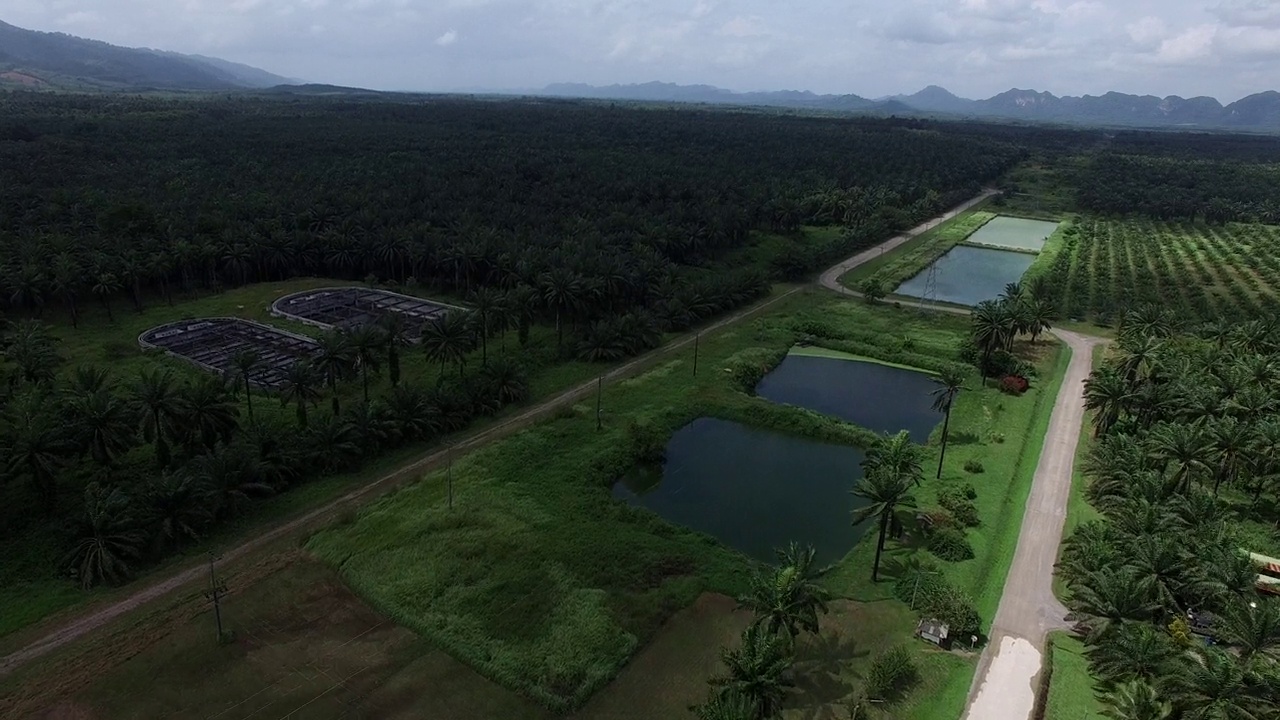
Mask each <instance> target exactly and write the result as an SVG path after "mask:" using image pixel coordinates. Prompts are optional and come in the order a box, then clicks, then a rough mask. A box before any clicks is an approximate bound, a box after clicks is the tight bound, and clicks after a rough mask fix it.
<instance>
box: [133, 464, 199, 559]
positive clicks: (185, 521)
mask: <svg viewBox="0 0 1280 720" xmlns="http://www.w3.org/2000/svg"><path fill="white" fill-rule="evenodd" d="M143 500H144V501H145V503H146V508H147V510H146V521H147V524H148V525H150V526H151V528H152V543H153V545H154V548H153V550H154V551H155V552H156V553H160V552H162V551H164V550H166V549H169V548H172V547H176V546H178V545H181V544H182V543H184V542H195V541H197V540H199V539H200V534H201V532H202V531H203V530H204V528H205V527H206V526H207V525H208V524H209V522H210V521H211V520H212V519H213V508H214V500H213V494H212V493H211V492H210V490H209V488H208V486H206V485H205V484H204V483H203V482H201V481H200V479H199V478H197V477H196V476H195V475H192V474H191V473H164V474H162V475H161V476H160V477H159V478H157V479H155V480H153V481H151V482H150V483H148V484H147V486H146V490H145V491H144V493H143Z"/></svg>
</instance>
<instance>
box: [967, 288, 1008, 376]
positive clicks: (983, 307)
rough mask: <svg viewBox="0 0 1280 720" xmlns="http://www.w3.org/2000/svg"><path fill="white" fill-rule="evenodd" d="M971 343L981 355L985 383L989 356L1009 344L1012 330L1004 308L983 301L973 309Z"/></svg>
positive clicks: (988, 301) (992, 302)
mask: <svg viewBox="0 0 1280 720" xmlns="http://www.w3.org/2000/svg"><path fill="white" fill-rule="evenodd" d="M972 323H973V342H974V344H975V345H977V347H978V352H979V353H980V354H981V355H982V358H981V366H980V367H979V370H981V371H982V382H983V384H984V385H985V384H986V382H987V367H988V365H989V363H990V362H991V356H992V354H994V353H995V352H996V351H997V350H1003V349H1005V348H1006V347H1008V345H1009V343H1010V342H1011V335H1012V329H1011V327H1010V325H1011V323H1010V321H1009V313H1008V310H1007V309H1006V308H1005V306H1003V305H1001V304H1000V303H997V302H994V301H992V300H984V301H982V302H980V303H978V304H977V306H975V307H974V309H973V314H972Z"/></svg>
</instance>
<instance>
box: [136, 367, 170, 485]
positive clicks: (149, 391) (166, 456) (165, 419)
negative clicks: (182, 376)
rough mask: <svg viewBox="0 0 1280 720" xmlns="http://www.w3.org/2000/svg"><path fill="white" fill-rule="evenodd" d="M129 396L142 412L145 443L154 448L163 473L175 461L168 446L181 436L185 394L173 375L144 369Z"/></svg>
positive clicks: (154, 369) (168, 372)
mask: <svg viewBox="0 0 1280 720" xmlns="http://www.w3.org/2000/svg"><path fill="white" fill-rule="evenodd" d="M129 396H130V398H131V399H132V400H133V402H134V404H135V405H136V406H137V407H138V410H139V411H140V412H139V414H140V416H141V419H142V439H143V440H145V441H147V442H149V443H152V444H153V445H154V447H155V451H156V464H157V465H159V466H160V468H161V469H164V468H166V467H168V466H169V462H170V461H171V460H172V454H171V453H170V451H169V442H170V441H171V440H176V439H177V438H178V437H179V435H180V434H181V431H180V429H179V428H180V423H181V421H182V393H181V392H180V390H179V389H178V386H177V385H176V384H175V383H174V379H173V372H172V371H170V370H168V369H163V370H162V369H158V368H150V369H147V368H144V369H143V370H142V371H140V372H139V373H138V379H137V380H136V381H134V383H133V384H132V385H131V386H130V387H129Z"/></svg>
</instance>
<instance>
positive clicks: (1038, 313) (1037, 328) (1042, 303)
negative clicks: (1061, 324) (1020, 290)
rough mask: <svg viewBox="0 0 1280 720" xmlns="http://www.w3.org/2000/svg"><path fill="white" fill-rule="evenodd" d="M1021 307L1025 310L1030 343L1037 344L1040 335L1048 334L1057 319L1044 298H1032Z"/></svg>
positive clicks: (1051, 305)
mask: <svg viewBox="0 0 1280 720" xmlns="http://www.w3.org/2000/svg"><path fill="white" fill-rule="evenodd" d="M1023 305H1024V307H1025V308H1026V325H1027V333H1029V334H1030V335H1031V342H1033V343H1034V342H1039V341H1040V335H1041V334H1043V333H1045V332H1048V331H1049V330H1050V329H1051V328H1052V327H1053V326H1052V323H1053V322H1054V320H1056V319H1057V315H1056V313H1055V312H1054V309H1053V304H1052V303H1050V302H1049V300H1047V299H1046V298H1042V297H1032V298H1030V299H1028V300H1025V301H1024V302H1023Z"/></svg>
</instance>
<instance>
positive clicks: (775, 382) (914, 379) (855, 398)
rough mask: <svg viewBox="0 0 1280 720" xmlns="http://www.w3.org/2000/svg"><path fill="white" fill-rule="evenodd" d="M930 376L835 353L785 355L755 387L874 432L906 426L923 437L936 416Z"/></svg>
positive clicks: (939, 418)
mask: <svg viewBox="0 0 1280 720" xmlns="http://www.w3.org/2000/svg"><path fill="white" fill-rule="evenodd" d="M936 387H937V385H936V384H934V382H933V378H932V377H930V376H929V375H926V374H925V373H922V372H917V371H914V370H906V369H903V368H896V367H889V366H887V365H880V364H878V363H872V362H862V361H858V360H845V359H841V358H825V357H808V356H802V355H788V356H787V359H786V360H783V361H782V364H781V365H779V366H778V367H777V369H775V370H774V371H773V372H771V373H769V374H768V375H766V376H765V378H764V380H761V381H760V384H759V385H758V386H757V387H756V394H757V395H759V396H760V397H762V398H765V399H766V400H772V401H773V402H777V403H786V404H788V405H796V406H799V407H803V408H808V409H810V410H813V411H816V412H820V413H823V414H825V415H834V416H835V417H838V418H840V419H841V420H844V421H845V422H850V423H853V424H854V425H861V426H862V427H865V428H869V429H871V430H875V431H876V432H884V433H896V432H898V431H899V430H906V431H908V432H909V433H911V439H912V440H914V441H915V442H917V443H922V444H923V443H924V442H925V441H926V440H928V439H929V433H931V432H933V428H934V427H935V426H936V425H937V424H938V423H939V422H942V414H941V413H937V412H934V411H933V409H932V405H933V396H932V394H931V393H932V392H933V391H934V389H935V388H936Z"/></svg>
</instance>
